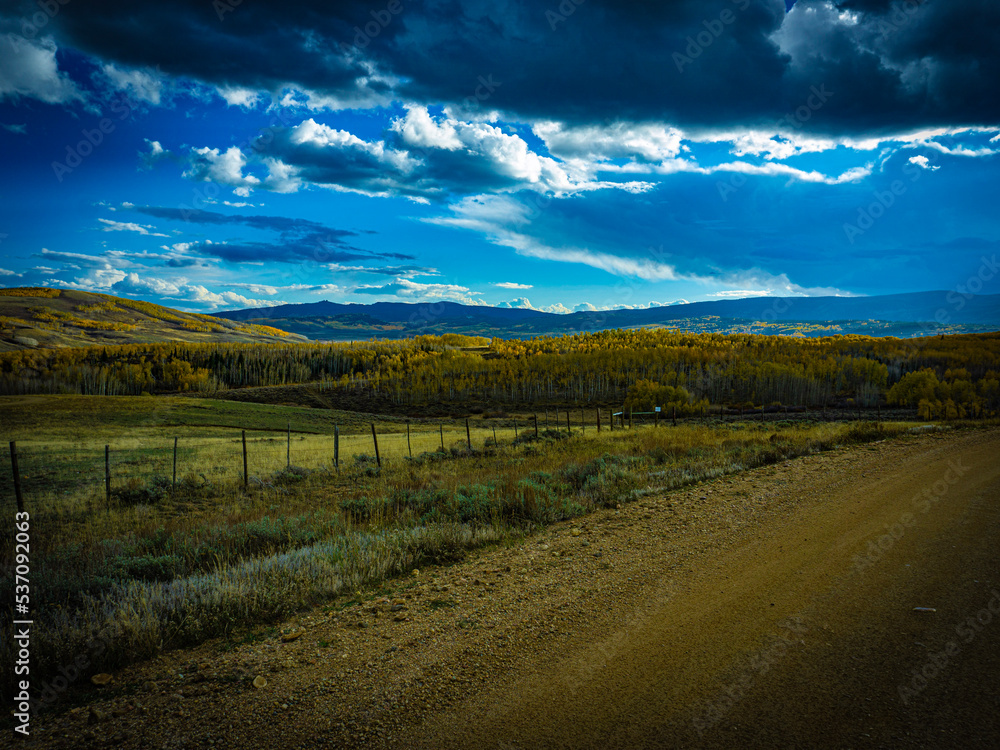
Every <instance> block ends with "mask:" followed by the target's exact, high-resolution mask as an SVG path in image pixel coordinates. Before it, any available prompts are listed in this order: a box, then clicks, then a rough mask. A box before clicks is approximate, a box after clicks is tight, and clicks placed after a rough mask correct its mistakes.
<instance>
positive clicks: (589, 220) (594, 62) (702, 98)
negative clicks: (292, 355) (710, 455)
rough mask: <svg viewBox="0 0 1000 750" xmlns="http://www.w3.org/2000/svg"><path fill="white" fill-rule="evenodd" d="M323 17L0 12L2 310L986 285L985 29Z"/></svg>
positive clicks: (449, 10) (779, 21)
mask: <svg viewBox="0 0 1000 750" xmlns="http://www.w3.org/2000/svg"><path fill="white" fill-rule="evenodd" d="M328 5H329V4H327V3H321V2H318V1H317V2H304V3H301V4H296V6H295V7H288V6H287V4H279V3H268V2H256V3H250V2H247V3H235V4H234V3H228V2H224V1H222V2H216V3H214V4H213V3H209V2H196V1H195V0H165V1H164V2H159V3H156V4H135V3H125V2H124V0H122V1H121V2H119V0H113V2H109V3H107V4H106V6H107V7H105V6H104V5H102V11H101V13H97V12H95V11H93V10H92V9H88V8H85V7H83V5H82V4H80V5H79V6H78V5H77V3H76V2H70V1H68V0H67V1H66V2H62V3H60V2H59V1H58V0H52V1H51V2H45V0H42V1H41V2H23V1H21V0H18V2H14V3H8V4H6V5H5V10H3V11H0V159H2V167H0V169H2V175H3V179H2V182H0V200H2V204H0V205H2V208H0V284H2V285H4V286H28V285H45V286H59V287H71V288H80V289H86V290H89V291H100V292H106V293H110V294H116V295H124V296H130V297H134V298H138V299H147V300H151V301H156V302H161V303H164V304H168V305H171V306H174V307H178V308H181V309H185V310H198V311H205V312H211V311H215V310H222V309H235V308H242V307H255V306H266V305H273V304H281V303H286V302H314V301H318V300H320V299H329V300H332V301H336V302H375V301H382V300H391V301H406V302H423V301H428V300H437V299H449V300H454V301H458V302H465V303H469V304H487V305H502V306H532V307H535V308H537V309H544V310H550V311H554V312H566V311H572V310H578V309H594V308H597V309H601V308H609V307H619V306H638V307H646V306H650V305H663V304H671V303H675V302H678V301H682V300H688V301H696V300H709V299H725V298H733V297H746V296H765V295H772V296H773V295H781V296H790V295H794V296H800V295H830V294H834V295H873V294H886V293H896V292H908V291H924V290H929V289H946V288H951V287H954V286H955V285H956V284H959V283H961V282H962V281H963V280H965V279H967V278H968V277H969V276H970V275H972V274H974V273H975V272H976V269H977V268H979V267H980V266H981V265H982V263H983V258H992V257H994V256H995V254H996V251H997V245H998V242H1000V226H998V223H1000V222H998V215H1000V212H997V211H996V208H995V206H996V184H997V152H998V151H1000V103H998V97H996V95H995V90H994V87H995V81H996V80H998V79H1000V76H998V74H1000V61H998V55H1000V53H998V52H997V50H998V49H1000V39H998V36H1000V31H998V30H1000V9H998V7H997V5H996V4H995V3H992V2H985V1H984V0H962V1H957V0H956V1H955V2H950V3H936V2H917V1H916V0H911V2H909V3H905V4H904V3H894V2H888V0H842V1H838V2H834V1H833V0H829V1H824V2H809V1H808V0H800V1H799V2H798V3H796V4H795V5H794V7H792V8H791V9H789V8H788V7H787V4H786V3H784V2H783V0H707V1H705V0H700V1H699V2H693V0H677V2H674V3H666V4H659V5H656V4H653V5H651V4H649V3H644V2H616V3H613V2H611V1H610V0H563V2H561V3H558V2H553V3H550V4H545V3H541V4H538V3H531V4H529V3H526V2H516V1H514V0H511V1H510V2H503V3H486V2H484V1H482V0H428V1H427V2H422V3H416V2H404V1H403V0H389V1H388V2H374V3H360V2H344V3H338V4H336V7H335V8H330V7H328ZM119 6H120V7H119ZM997 291H1000V290H996V289H985V290H984V292H994V293H995V292H997Z"/></svg>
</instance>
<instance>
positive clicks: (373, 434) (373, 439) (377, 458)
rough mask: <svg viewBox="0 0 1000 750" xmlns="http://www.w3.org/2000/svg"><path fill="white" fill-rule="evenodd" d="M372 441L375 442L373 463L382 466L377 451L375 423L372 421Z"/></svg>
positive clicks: (380, 457)
mask: <svg viewBox="0 0 1000 750" xmlns="http://www.w3.org/2000/svg"><path fill="white" fill-rule="evenodd" d="M372 441H373V442H374V443H375V465H376V466H378V467H379V468H380V469H381V468H382V456H380V455H379V452H378V433H376V432H375V423H374V422H372Z"/></svg>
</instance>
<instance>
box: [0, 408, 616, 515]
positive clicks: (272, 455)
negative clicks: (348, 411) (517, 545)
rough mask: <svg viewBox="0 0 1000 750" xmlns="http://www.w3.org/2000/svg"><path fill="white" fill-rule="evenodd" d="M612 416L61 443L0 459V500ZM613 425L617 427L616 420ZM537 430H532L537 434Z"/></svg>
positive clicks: (78, 502)
mask: <svg viewBox="0 0 1000 750" xmlns="http://www.w3.org/2000/svg"><path fill="white" fill-rule="evenodd" d="M610 418H611V417H610V412H605V413H604V415H603V416H602V417H600V418H599V417H597V413H596V411H595V410H589V413H587V412H585V411H583V410H576V412H575V414H571V413H570V412H568V411H567V410H562V411H560V412H555V411H553V412H552V413H551V414H549V413H543V414H539V415H538V416H537V419H536V418H528V419H523V418H500V419H483V418H476V419H470V420H455V421H448V422H443V421H442V422H439V423H436V424H426V423H417V424H411V423H409V422H405V423H396V424H390V425H382V426H379V427H376V425H375V424H369V425H367V426H366V427H359V426H358V425H357V424H355V425H352V426H351V427H349V428H347V429H341V428H340V427H339V426H337V425H331V430H330V431H329V432H328V433H322V434H318V433H304V432H297V431H294V430H293V429H292V428H291V426H289V427H288V428H287V429H285V430H275V429H273V428H269V429H267V428H253V427H248V428H247V429H235V428H234V429H233V430H232V432H231V434H230V435H229V436H225V437H219V436H217V435H216V436H212V437H203V436H199V435H197V434H187V435H177V436H171V435H169V434H167V433H164V434H162V435H156V436H124V437H121V438H117V439H114V440H109V441H108V442H106V443H105V442H103V441H101V442H97V441H95V442H94V443H89V442H88V443H83V442H76V443H73V444H67V443H65V442H59V441H49V440H44V439H39V440H34V439H23V440H18V441H14V442H11V443H10V450H9V451H6V450H5V451H2V457H0V494H2V496H3V497H4V498H5V499H6V498H10V499H15V498H16V499H17V501H18V503H19V505H24V506H26V507H27V508H28V509H29V510H35V511H38V510H43V509H45V510H54V511H57V510H65V511H69V510H81V509H83V508H86V509H90V510H93V509H98V508H101V507H103V506H104V505H110V504H112V503H115V502H120V501H122V500H124V501H126V502H129V503H135V502H141V500H142V498H143V496H144V494H145V495H149V496H151V497H152V496H154V495H156V494H157V493H161V494H162V493H165V492H168V491H174V490H176V489H178V488H183V487H184V486H185V485H187V486H205V485H211V486H216V487H218V486H239V485H241V484H242V485H249V484H251V483H260V482H263V481H266V480H267V479H268V478H270V477H273V476H275V475H276V474H279V473H281V472H283V471H299V470H303V469H305V470H310V471H314V470H327V471H330V472H338V471H344V472H350V471H353V470H355V469H357V468H359V467H368V466H376V467H381V466H384V465H399V464H401V463H402V462H403V461H404V460H406V459H410V458H419V457H420V456H421V454H425V453H439V452H445V453H451V452H454V453H458V454H460V453H465V452H468V451H473V450H482V449H484V448H487V447H489V446H493V445H497V446H500V445H504V444H510V443H512V442H514V441H515V440H517V439H518V438H524V437H533V436H536V435H538V434H544V433H545V432H546V431H548V430H559V431H561V432H563V433H566V432H570V433H573V434H580V433H584V432H586V431H587V430H591V431H596V429H598V425H597V422H598V420H599V419H603V427H604V429H609V428H610V424H609V423H608V420H610ZM619 421H620V420H619ZM536 423H537V426H536Z"/></svg>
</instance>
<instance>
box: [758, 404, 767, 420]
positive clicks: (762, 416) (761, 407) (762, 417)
mask: <svg viewBox="0 0 1000 750" xmlns="http://www.w3.org/2000/svg"><path fill="white" fill-rule="evenodd" d="M760 421H761V424H763V423H764V422H766V421H767V419H766V418H765V416H764V403H763V402H761V405H760Z"/></svg>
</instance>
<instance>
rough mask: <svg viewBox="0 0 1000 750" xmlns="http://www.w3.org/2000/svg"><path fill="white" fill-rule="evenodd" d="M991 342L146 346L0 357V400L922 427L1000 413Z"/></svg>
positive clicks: (698, 338)
mask: <svg viewBox="0 0 1000 750" xmlns="http://www.w3.org/2000/svg"><path fill="white" fill-rule="evenodd" d="M998 372H1000V334H974V335H960V336H934V337H927V338H920V339H894V338H873V337H867V336H833V337H828V338H815V339H814V338H810V339H802V338H795V337H783V336H759V335H750V334H737V335H723V334H688V333H679V332H674V331H667V330H649V329H641V330H614V331H601V332H598V333H584V334H576V335H567V336H559V337H539V338H534V339H530V340H523V341H522V340H506V339H493V340H491V341H490V340H487V339H483V338H479V337H466V336H460V335H456V334H446V335H445V336H418V337H415V338H410V339H406V340H401V341H384V342H382V341H380V342H375V341H367V342H355V343H334V344H329V343H325V344H320V343H309V344H293V343H288V344H235V343H226V344H189V343H154V344H131V345H125V346H113V347H88V348H80V349H32V350H22V351H17V352H8V353H4V354H2V355H0V393H2V394H4V395H12V394H33V393H80V394H87V395H139V394H142V393H178V392H203V393H212V392H218V391H221V390H225V389H231V388H244V387H252V386H281V385H291V384H305V383H319V384H322V386H323V387H324V388H334V389H336V388H342V389H355V390H358V391H362V392H365V393H367V394H369V395H371V396H373V397H376V398H379V399H385V400H388V401H390V402H391V403H393V404H425V403H447V402H467V401H488V402H497V403H502V404H509V405H512V406H514V405H518V404H531V403H539V402H552V403H573V404H586V403H611V404H624V403H629V404H632V403H634V404H636V405H637V407H638V405H640V404H647V402H648V403H649V404H652V403H653V402H654V401H657V400H665V403H663V404H658V405H666V403H672V404H675V405H677V406H679V407H680V408H681V409H682V410H683V409H695V408H700V406H701V405H703V404H705V403H711V404H724V405H747V406H750V405H770V404H785V405H793V404H794V405H802V406H809V407H817V408H818V407H822V406H825V405H835V404H838V403H843V402H845V401H847V400H850V401H851V403H852V404H860V405H864V406H874V405H875V404H877V403H890V404H900V405H905V406H911V407H914V408H918V409H920V410H921V413H922V414H925V415H926V418H932V417H938V416H940V417H952V416H967V415H978V414H984V413H990V414H997V413H1000V384H998V382H1000V375H998Z"/></svg>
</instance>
